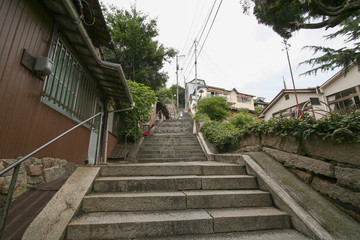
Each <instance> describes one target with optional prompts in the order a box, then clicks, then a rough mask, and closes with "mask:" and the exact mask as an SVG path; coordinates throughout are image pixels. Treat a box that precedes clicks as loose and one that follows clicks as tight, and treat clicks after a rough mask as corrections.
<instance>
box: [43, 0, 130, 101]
mask: <svg viewBox="0 0 360 240" xmlns="http://www.w3.org/2000/svg"><path fill="white" fill-rule="evenodd" d="M40 2H41V3H42V4H43V5H45V6H46V9H47V10H48V11H49V13H50V14H51V16H53V17H54V18H55V20H56V22H57V23H58V25H59V28H60V31H61V33H62V35H64V36H65V37H66V40H67V41H68V42H69V44H71V46H72V47H73V50H74V51H76V55H77V57H78V58H80V59H78V60H79V61H80V62H81V63H82V65H83V67H84V68H85V69H86V71H87V72H88V73H89V74H90V76H89V77H90V78H91V79H93V80H94V82H95V83H96V84H97V86H98V88H99V90H100V91H101V92H102V94H103V95H105V96H106V97H113V98H114V99H115V100H117V102H118V103H119V106H120V105H121V104H122V103H124V102H126V103H130V104H132V103H133V99H132V96H131V93H130V90H129V86H128V85H127V82H126V79H125V76H124V73H123V71H122V68H121V66H120V65H119V64H113V63H108V62H105V61H102V59H101V58H100V52H99V51H98V49H97V48H99V47H101V46H104V47H107V48H110V49H111V48H113V47H112V43H111V37H110V34H109V31H108V29H107V27H106V23H105V19H104V16H103V15H102V12H101V8H100V5H99V2H98V0H87V3H89V4H91V6H92V8H93V9H94V14H95V22H94V24H93V25H92V26H87V25H85V24H83V21H82V20H81V18H80V17H79V14H80V12H79V8H78V7H77V4H76V1H73V0H51V1H40ZM85 14H86V11H85V6H84V15H85Z"/></svg>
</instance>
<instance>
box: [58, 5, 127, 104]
mask: <svg viewBox="0 0 360 240" xmlns="http://www.w3.org/2000/svg"><path fill="white" fill-rule="evenodd" d="M62 2H63V4H64V5H65V7H66V10H67V11H68V12H69V14H70V16H71V18H72V20H73V21H74V22H75V23H76V26H77V28H78V30H79V32H80V34H81V36H82V37H83V38H84V40H85V43H86V45H87V46H88V48H89V50H90V52H91V54H92V55H93V57H94V58H95V59H96V61H97V63H98V64H99V65H103V66H108V67H111V68H115V69H116V70H117V71H118V73H119V75H120V80H121V82H122V83H123V84H124V86H125V92H126V95H127V97H128V98H129V100H130V102H131V103H133V99H132V96H131V93H130V90H129V87H128V84H127V82H126V79H125V75H124V72H123V70H122V67H121V65H120V64H117V63H111V62H106V61H102V60H101V59H99V57H98V54H97V52H96V49H95V47H94V45H93V44H92V41H91V38H90V37H89V35H88V34H87V31H86V29H85V27H84V24H83V22H82V21H81V19H80V16H79V15H78V13H77V11H76V8H75V6H74V4H73V3H72V0H63V1H62Z"/></svg>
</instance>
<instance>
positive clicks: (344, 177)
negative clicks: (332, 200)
mask: <svg viewBox="0 0 360 240" xmlns="http://www.w3.org/2000/svg"><path fill="white" fill-rule="evenodd" d="M335 177H336V179H337V182H338V183H339V184H341V185H345V186H348V187H350V188H353V189H357V190H360V169H355V168H345V167H335Z"/></svg>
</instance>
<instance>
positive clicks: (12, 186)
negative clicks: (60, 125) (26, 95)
mask: <svg viewBox="0 0 360 240" xmlns="http://www.w3.org/2000/svg"><path fill="white" fill-rule="evenodd" d="M101 113H102V112H98V113H97V114H95V115H94V116H92V117H90V118H88V119H86V120H84V121H82V122H81V123H79V124H77V125H76V126H74V127H72V128H70V129H69V130H67V131H66V132H64V133H62V134H60V135H59V136H57V137H56V138H54V139H52V140H50V141H49V142H47V143H45V144H44V145H42V146H41V147H39V148H37V149H36V150H34V151H32V152H31V153H29V154H28V155H26V156H25V157H22V158H21V159H19V160H17V161H16V162H14V163H13V164H11V165H9V166H8V167H6V168H4V169H3V170H1V171H0V176H2V175H4V174H5V173H7V172H8V171H10V170H12V169H14V172H13V174H12V177H11V182H10V185H9V189H8V194H7V197H6V201H5V204H4V211H3V216H2V218H1V221H0V239H1V237H2V233H3V230H4V227H5V222H6V218H7V214H8V210H9V207H10V203H11V199H12V196H13V193H14V190H15V184H16V180H17V177H18V174H19V169H20V164H21V163H22V162H24V161H25V160H27V159H28V158H30V157H31V156H33V155H34V154H36V153H38V152H39V151H41V150H42V149H44V148H46V147H47V146H49V145H50V144H52V143H53V142H55V141H57V140H59V139H60V138H62V137H63V136H65V135H67V134H68V133H70V132H72V131H73V130H75V129H76V128H78V127H80V126H81V125H84V124H85V123H87V122H88V121H90V120H92V119H93V118H96V117H97V116H99V115H100V114H101Z"/></svg>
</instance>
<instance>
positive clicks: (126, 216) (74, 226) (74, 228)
mask: <svg viewBox="0 0 360 240" xmlns="http://www.w3.org/2000/svg"><path fill="white" fill-rule="evenodd" d="M212 232H213V220H212V217H211V216H210V215H209V214H208V213H207V212H206V211H205V210H178V211H163V212H109V213H89V214H85V215H83V216H81V217H79V218H78V219H76V220H74V221H72V222H71V223H70V224H69V225H68V229H67V239H69V240H70V239H76V240H78V239H121V238H125V239H132V238H136V237H162V236H169V235H170V236H171V235H184V234H209V233H212Z"/></svg>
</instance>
